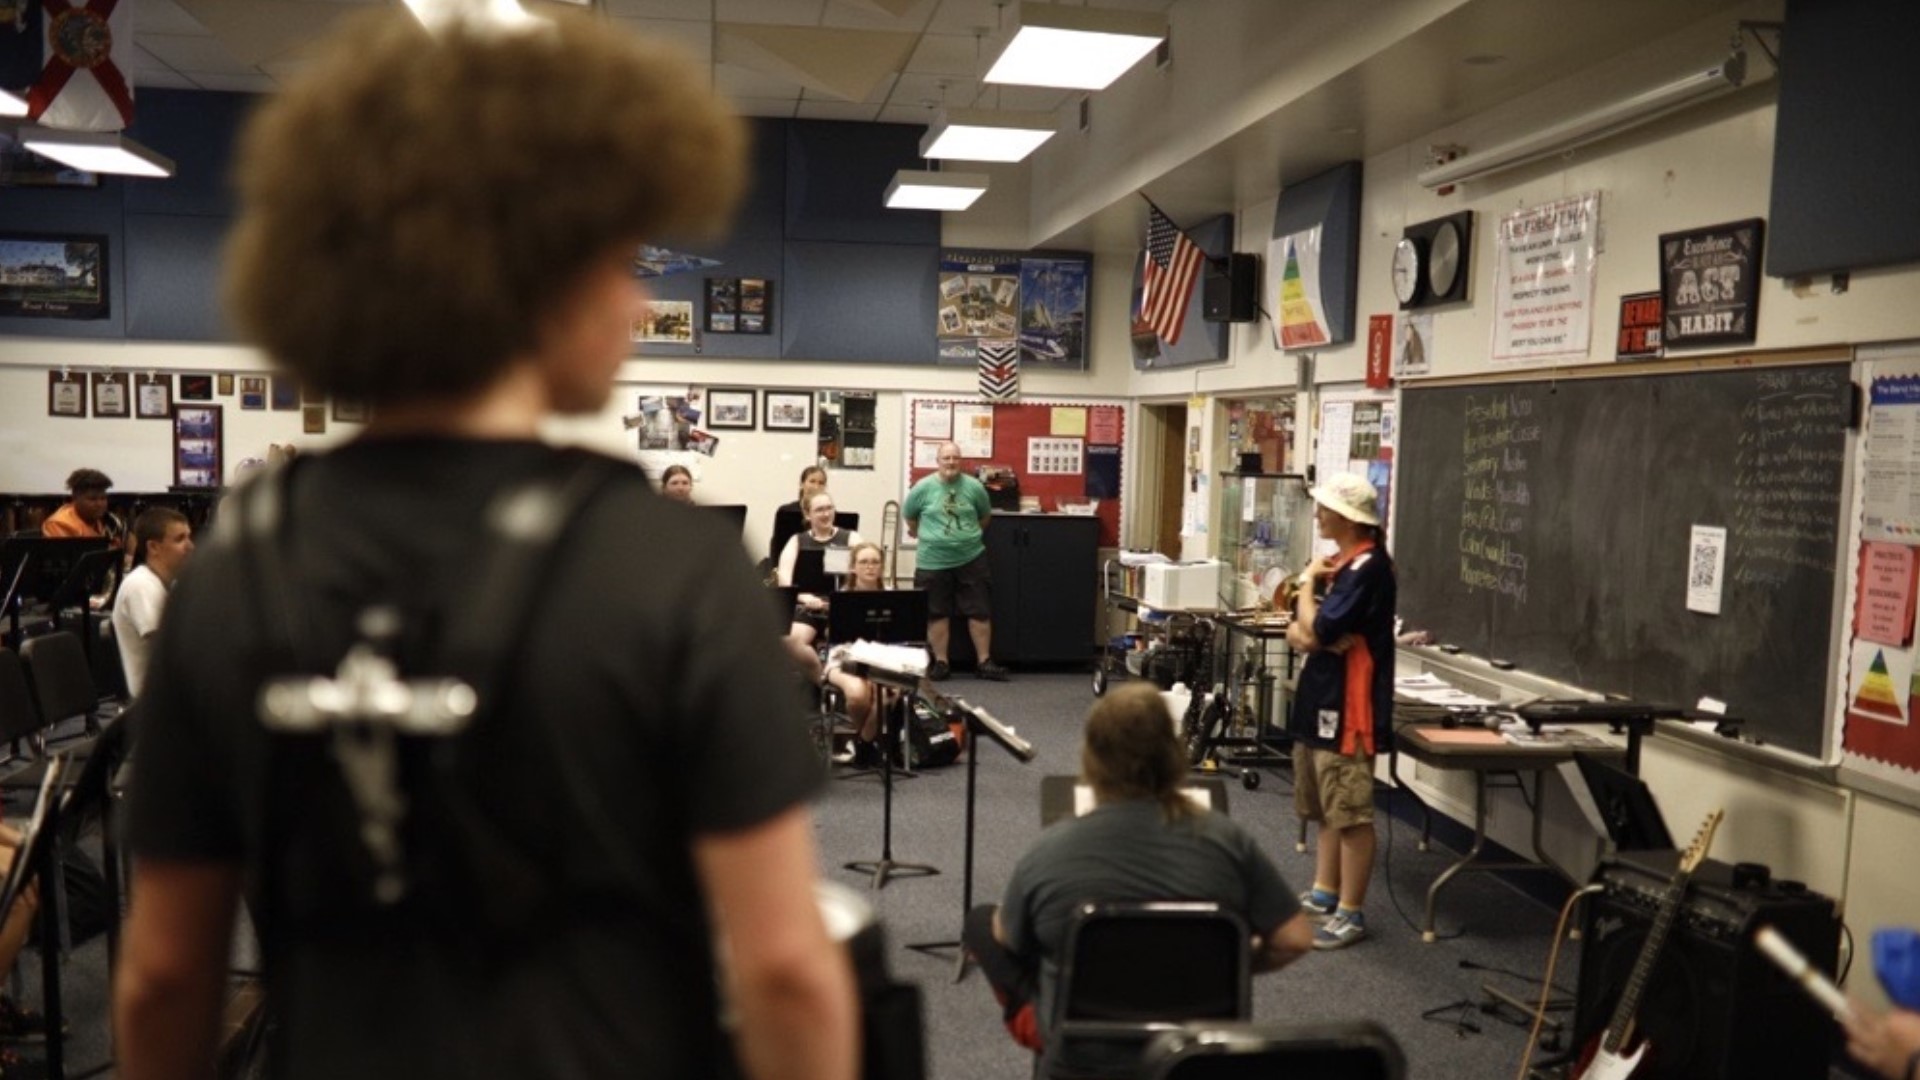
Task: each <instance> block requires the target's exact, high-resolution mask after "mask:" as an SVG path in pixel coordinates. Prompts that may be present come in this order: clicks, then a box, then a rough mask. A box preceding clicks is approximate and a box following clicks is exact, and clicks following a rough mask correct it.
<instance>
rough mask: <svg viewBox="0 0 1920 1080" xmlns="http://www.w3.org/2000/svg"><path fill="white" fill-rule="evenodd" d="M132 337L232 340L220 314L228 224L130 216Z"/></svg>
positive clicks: (212, 220)
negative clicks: (223, 248)
mask: <svg viewBox="0 0 1920 1080" xmlns="http://www.w3.org/2000/svg"><path fill="white" fill-rule="evenodd" d="M126 234H127V257H126V267H127V303H126V308H125V310H126V314H127V336H128V337H130V338H136V339H140V340H150V341H231V340H233V333H232V331H230V330H229V329H228V328H227V323H226V319H225V317H224V316H223V315H222V313H221V310H220V266H221V262H220V245H221V244H222V243H223V242H225V240H226V235H227V219H226V218H220V217H195V216H193V215H172V214H128V215H127V229H126Z"/></svg>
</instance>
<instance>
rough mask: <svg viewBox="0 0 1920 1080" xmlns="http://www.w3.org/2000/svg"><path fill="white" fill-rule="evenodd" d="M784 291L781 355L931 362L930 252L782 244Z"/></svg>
mask: <svg viewBox="0 0 1920 1080" xmlns="http://www.w3.org/2000/svg"><path fill="white" fill-rule="evenodd" d="M786 285H787V297H786V316H785V317H784V318H783V319H782V320H781V324H780V325H781V328H782V330H783V334H782V343H781V344H782V346H783V351H784V354H785V355H786V356H787V357H789V358H791V359H796V360H873V361H882V362H887V363H896V364H899V363H911V364H931V363H936V362H937V359H938V358H937V355H936V353H935V350H934V342H933V319H934V314H933V313H934V311H935V305H936V303H937V301H938V299H939V293H940V252H939V249H938V248H937V247H931V246H930V247H918V246H914V247H909V246H906V245H901V244H829V243H797V242H789V243H788V244H787V272H786Z"/></svg>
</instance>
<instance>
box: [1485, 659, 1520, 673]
mask: <svg viewBox="0 0 1920 1080" xmlns="http://www.w3.org/2000/svg"><path fill="white" fill-rule="evenodd" d="M1487 663H1489V664H1492V665H1493V666H1494V667H1495V668H1498V669H1499V670H1501V671H1512V670H1513V669H1514V668H1515V667H1517V666H1518V665H1516V664H1515V663H1514V662H1513V661H1511V660H1489V661H1487Z"/></svg>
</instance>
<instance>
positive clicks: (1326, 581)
mask: <svg viewBox="0 0 1920 1080" xmlns="http://www.w3.org/2000/svg"><path fill="white" fill-rule="evenodd" d="M1309 580H1311V581H1312V582H1313V595H1314V598H1315V599H1324V598H1325V597H1326V595H1327V587H1328V586H1329V585H1330V584H1332V580H1333V579H1331V578H1324V577H1322V578H1312V579H1309V578H1307V576H1306V575H1305V574H1304V573H1303V574H1292V575H1289V576H1288V577H1287V580H1285V581H1283V582H1281V583H1280V588H1279V590H1278V591H1277V592H1275V593H1274V597H1273V600H1274V607H1276V608H1278V609H1279V610H1281V611H1287V612H1291V611H1292V610H1293V609H1294V602H1295V601H1296V600H1299V599H1300V590H1301V589H1302V588H1303V587H1305V586H1306V584H1307V582H1308V581H1309Z"/></svg>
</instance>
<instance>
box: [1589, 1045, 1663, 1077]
mask: <svg viewBox="0 0 1920 1080" xmlns="http://www.w3.org/2000/svg"><path fill="white" fill-rule="evenodd" d="M1647 1045H1648V1044H1647V1043H1644V1042H1643V1043H1641V1044H1640V1045H1639V1046H1636V1047H1634V1048H1633V1053H1631V1054H1626V1055H1621V1054H1614V1053H1610V1052H1608V1051H1607V1049H1606V1048H1605V1047H1602V1046H1596V1047H1595V1048H1594V1052H1593V1060H1592V1061H1589V1062H1588V1063H1587V1065H1586V1068H1584V1069H1582V1070H1581V1071H1580V1074H1579V1076H1580V1080H1627V1078H1628V1077H1630V1076H1632V1075H1633V1070H1635V1069H1637V1068H1639V1067H1640V1059H1641V1058H1643V1057H1645V1056H1646V1054H1647Z"/></svg>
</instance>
